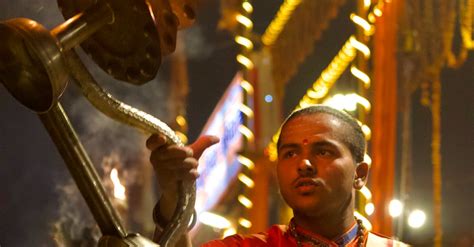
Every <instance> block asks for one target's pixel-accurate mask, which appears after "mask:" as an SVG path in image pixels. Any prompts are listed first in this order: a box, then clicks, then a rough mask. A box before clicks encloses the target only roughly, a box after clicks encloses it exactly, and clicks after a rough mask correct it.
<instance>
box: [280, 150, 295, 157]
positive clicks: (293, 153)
mask: <svg viewBox="0 0 474 247" xmlns="http://www.w3.org/2000/svg"><path fill="white" fill-rule="evenodd" d="M295 155H296V152H295V151H288V152H286V153H285V154H284V155H283V157H285V158H292V157H295Z"/></svg>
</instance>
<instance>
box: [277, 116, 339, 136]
mask: <svg viewBox="0 0 474 247" xmlns="http://www.w3.org/2000/svg"><path fill="white" fill-rule="evenodd" d="M343 125H344V123H343V121H341V120H340V119H338V118H336V117H334V116H332V115H329V114H325V113H312V114H307V115H302V116H297V117H294V118H293V119H291V120H289V121H288V122H287V123H286V124H285V126H284V127H283V129H282V134H283V133H284V132H285V130H288V129H305V130H315V129H324V130H330V131H337V130H340V129H341V128H344V127H345V126H343Z"/></svg>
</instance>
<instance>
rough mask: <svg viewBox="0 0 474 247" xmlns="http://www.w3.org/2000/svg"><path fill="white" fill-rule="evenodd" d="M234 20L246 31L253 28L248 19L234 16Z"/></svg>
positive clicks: (239, 15)
mask: <svg viewBox="0 0 474 247" xmlns="http://www.w3.org/2000/svg"><path fill="white" fill-rule="evenodd" d="M235 19H236V20H237V21H238V22H239V23H240V24H242V25H244V26H245V27H246V28H248V29H252V28H253V22H252V20H250V19H249V18H248V17H246V16H243V15H241V14H238V15H236V16H235Z"/></svg>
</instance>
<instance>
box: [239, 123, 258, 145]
mask: <svg viewBox="0 0 474 247" xmlns="http://www.w3.org/2000/svg"><path fill="white" fill-rule="evenodd" d="M239 132H240V133H241V134H242V135H244V136H245V137H246V138H247V141H248V142H253V140H254V139H255V136H254V134H253V132H252V131H251V130H250V129H249V128H247V127H246V126H244V125H240V126H239Z"/></svg>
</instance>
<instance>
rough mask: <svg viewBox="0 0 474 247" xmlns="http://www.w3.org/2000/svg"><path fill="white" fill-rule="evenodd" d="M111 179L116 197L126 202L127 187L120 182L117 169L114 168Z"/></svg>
mask: <svg viewBox="0 0 474 247" xmlns="http://www.w3.org/2000/svg"><path fill="white" fill-rule="evenodd" d="M110 179H111V180H112V183H113V184H114V196H115V198H117V199H120V200H125V199H126V196H125V186H123V185H122V183H121V182H120V179H119V177H118V171H117V169H116V168H113V169H112V170H111V171H110Z"/></svg>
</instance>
